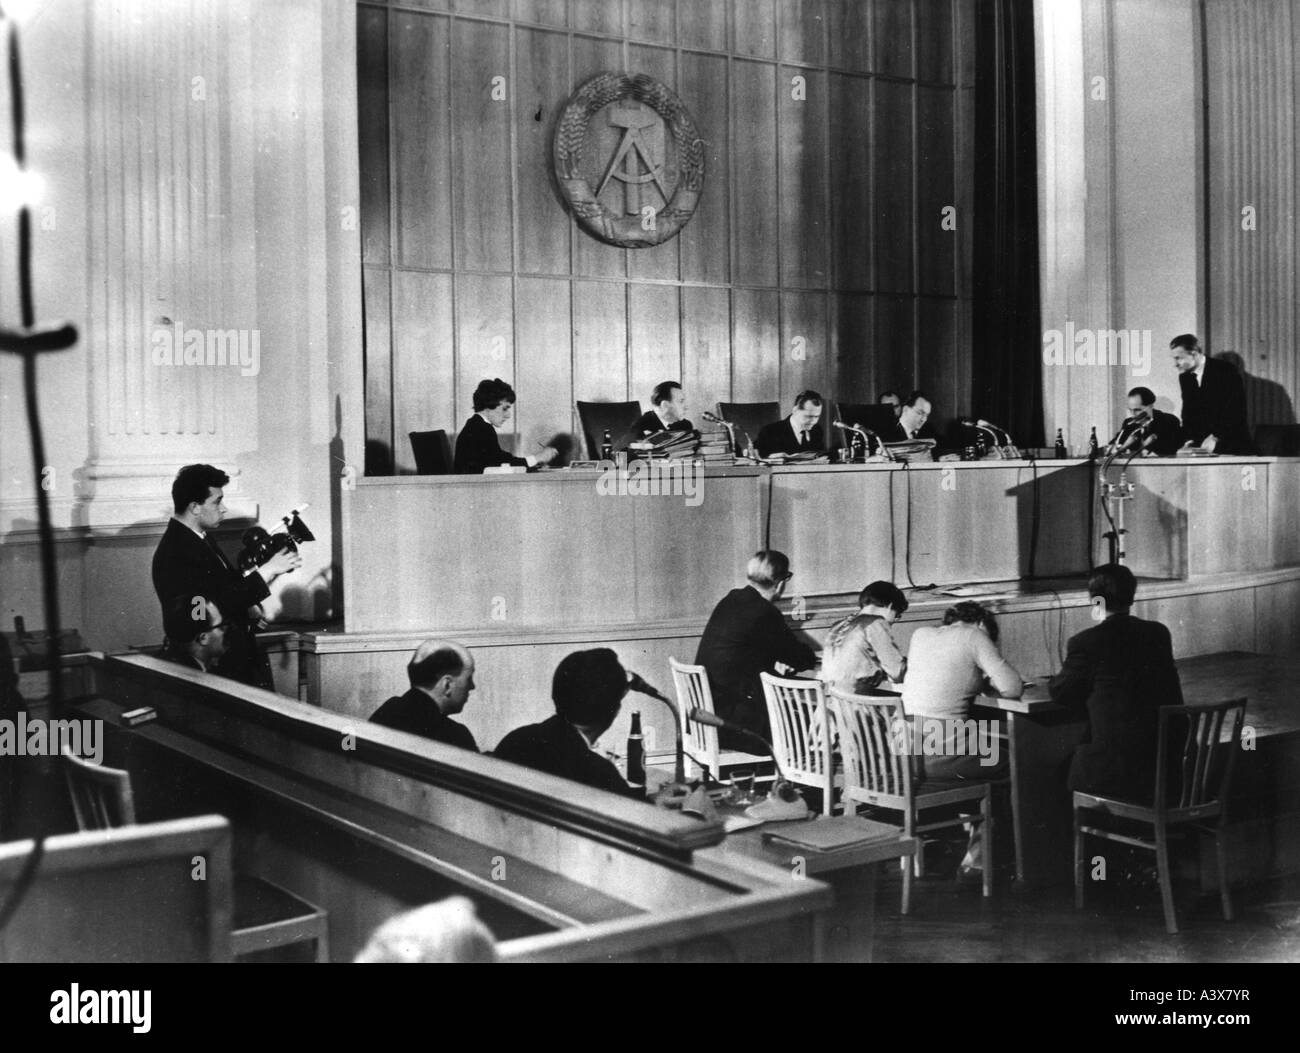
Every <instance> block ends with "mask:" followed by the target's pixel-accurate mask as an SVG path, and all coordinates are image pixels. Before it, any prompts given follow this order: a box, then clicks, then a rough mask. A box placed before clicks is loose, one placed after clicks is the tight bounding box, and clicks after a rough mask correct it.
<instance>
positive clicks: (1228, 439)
mask: <svg viewBox="0 0 1300 1053" xmlns="http://www.w3.org/2000/svg"><path fill="white" fill-rule="evenodd" d="M1178 386H1179V388H1181V389H1182V394H1183V441H1184V442H1185V441H1187V440H1188V439H1190V440H1192V442H1194V443H1196V444H1197V445H1199V444H1200V443H1201V442H1203V441H1204V440H1205V437H1206V436H1207V435H1214V436H1217V437H1218V440H1219V443H1218V445H1217V446H1216V447H1215V452H1216V453H1253V452H1254V449H1255V446H1254V443H1252V442H1251V441H1250V431H1249V429H1248V427H1247V425H1246V385H1245V384H1244V383H1243V382H1242V379H1241V374H1240V373H1238V372H1237V370H1236V368H1235V367H1234V366H1233V365H1232V364H1231V363H1229V362H1222V361H1220V360H1219V359H1217V358H1208V357H1207V358H1206V359H1205V374H1204V376H1202V377H1201V383H1200V385H1199V386H1198V385H1197V383H1196V375H1195V374H1194V373H1180V374H1178Z"/></svg>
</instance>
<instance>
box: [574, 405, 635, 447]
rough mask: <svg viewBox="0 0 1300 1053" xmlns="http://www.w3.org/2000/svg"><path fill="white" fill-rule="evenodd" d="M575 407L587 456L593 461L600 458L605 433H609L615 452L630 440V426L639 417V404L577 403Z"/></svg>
mask: <svg viewBox="0 0 1300 1053" xmlns="http://www.w3.org/2000/svg"><path fill="white" fill-rule="evenodd" d="M577 406H578V420H579V422H580V423H581V424H582V435H583V438H584V439H586V441H587V456H588V457H590V458H591V459H592V460H593V461H594V460H597V459H598V458H599V457H600V446H601V443H602V442H603V441H604V438H605V432H607V431H608V432H609V437H610V439H611V440H613V443H614V449H615V451H617V450H620V449H622V448H623V446H624V445H626V443H627V441H628V439H629V438H630V433H631V430H632V425H633V424H635V423H636V419H637V418H638V417H639V416H641V403H639V402H579V403H578V404H577Z"/></svg>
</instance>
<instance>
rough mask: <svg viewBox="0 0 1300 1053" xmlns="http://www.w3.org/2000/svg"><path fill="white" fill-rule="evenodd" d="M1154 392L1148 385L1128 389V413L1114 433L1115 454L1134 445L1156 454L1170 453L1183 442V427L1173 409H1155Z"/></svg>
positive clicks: (1168, 455) (1170, 454) (1158, 455)
mask: <svg viewBox="0 0 1300 1053" xmlns="http://www.w3.org/2000/svg"><path fill="white" fill-rule="evenodd" d="M1155 403H1156V395H1155V392H1154V391H1152V390H1151V389H1150V388H1134V389H1133V390H1132V391H1130V392H1129V393H1128V412H1129V417H1128V419H1127V420H1126V421H1124V425H1123V427H1121V428H1120V430H1119V434H1118V435H1117V436H1116V437H1115V451H1116V453H1117V454H1118V455H1121V456H1122V455H1126V454H1130V453H1132V452H1133V451H1134V450H1135V449H1142V450H1146V451H1149V452H1150V453H1151V454H1153V455H1155V456H1157V457H1172V456H1174V454H1176V453H1177V452H1178V447H1179V446H1180V445H1182V433H1183V427H1182V425H1181V424H1179V423H1178V418H1177V417H1175V416H1174V415H1173V414H1172V413H1163V412H1161V411H1160V410H1158V409H1156V405H1155Z"/></svg>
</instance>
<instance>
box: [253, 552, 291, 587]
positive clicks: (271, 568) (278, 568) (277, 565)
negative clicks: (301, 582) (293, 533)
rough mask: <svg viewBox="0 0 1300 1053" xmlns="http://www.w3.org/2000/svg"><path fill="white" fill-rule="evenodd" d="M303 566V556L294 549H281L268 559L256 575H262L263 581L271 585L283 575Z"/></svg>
mask: <svg viewBox="0 0 1300 1053" xmlns="http://www.w3.org/2000/svg"><path fill="white" fill-rule="evenodd" d="M301 566H302V556H300V555H299V554H298V553H297V552H296V551H294V550H293V549H288V548H285V549H281V550H280V551H279V552H277V553H276V554H275V555H274V556H272V557H271V558H270V559H268V560H267V561H266V562H265V563H263V564H262V565H261V566H260V567H258V568H257V570H256V571H255V573H258V574H261V575H262V580H263V581H265V582H266V583H267V584H268V585H270V584H271V582H273V581H274V580H275V579H276V578H278V577H279V576H280V575H281V574H288V573H290V572H291V571H295V570H297V569H298V568H299V567H301Z"/></svg>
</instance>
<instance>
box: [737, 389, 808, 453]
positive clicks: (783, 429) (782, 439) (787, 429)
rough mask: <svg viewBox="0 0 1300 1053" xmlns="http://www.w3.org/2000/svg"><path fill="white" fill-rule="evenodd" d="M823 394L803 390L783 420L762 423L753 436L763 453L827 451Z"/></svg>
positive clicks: (756, 446) (755, 444) (758, 448)
mask: <svg viewBox="0 0 1300 1053" xmlns="http://www.w3.org/2000/svg"><path fill="white" fill-rule="evenodd" d="M821 415H822V397H821V396H820V395H819V394H817V392H815V391H801V392H799V394H798V395H796V396H795V399H794V409H793V410H792V411H791V413H790V416H788V417H786V418H785V419H784V420H778V421H774V422H773V423H771V424H765V425H763V427H762V429H761V430H760V431H759V433H758V438H757V439H755V440H754V446H755V448H756V449H757V450H758V455H759V456H760V457H776V458H783V457H786V456H788V455H790V454H793V453H824V452H825V450H826V438H825V436H824V434H823V433H822V426H821V425H820V424H818V423H817V422H818V421H819V420H821Z"/></svg>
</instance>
